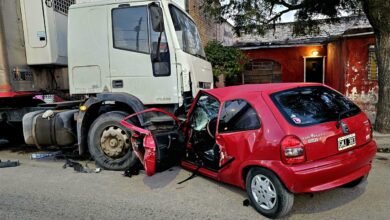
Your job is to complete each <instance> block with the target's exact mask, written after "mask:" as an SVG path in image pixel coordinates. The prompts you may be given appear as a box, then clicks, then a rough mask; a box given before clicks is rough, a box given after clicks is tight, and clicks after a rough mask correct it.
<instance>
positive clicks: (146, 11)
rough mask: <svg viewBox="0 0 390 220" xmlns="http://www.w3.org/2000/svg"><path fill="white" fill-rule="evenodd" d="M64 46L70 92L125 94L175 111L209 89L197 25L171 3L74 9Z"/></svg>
mask: <svg viewBox="0 0 390 220" xmlns="http://www.w3.org/2000/svg"><path fill="white" fill-rule="evenodd" d="M156 23H157V24H156ZM156 25H157V26H156ZM68 45H69V47H68V56H69V83H70V93H71V94H96V93H102V92H125V93H129V94H132V95H134V96H136V97H137V98H139V99H140V100H141V102H142V103H143V104H145V105H172V104H173V105H176V106H177V107H178V106H181V105H183V101H184V99H185V98H186V97H188V96H191V97H193V96H195V94H196V93H197V92H198V91H199V90H200V89H210V88H212V86H213V83H212V82H213V78H212V74H211V65H210V63H209V62H207V61H206V59H205V53H204V51H203V48H202V45H201V42H200V37H199V34H198V31H197V28H196V26H195V23H194V21H193V20H192V19H191V18H190V16H189V15H188V14H187V13H186V12H184V11H183V10H181V9H180V8H179V7H178V6H177V5H176V4H175V3H173V2H171V1H114V0H108V1H97V2H85V3H83V2H81V3H78V4H75V5H72V6H71V7H70V10H69V25H68Z"/></svg>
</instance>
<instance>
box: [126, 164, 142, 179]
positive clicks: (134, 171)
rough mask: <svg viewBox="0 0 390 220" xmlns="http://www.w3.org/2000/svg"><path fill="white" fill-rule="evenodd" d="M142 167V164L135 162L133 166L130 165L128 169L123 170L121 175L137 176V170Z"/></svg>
mask: <svg viewBox="0 0 390 220" xmlns="http://www.w3.org/2000/svg"><path fill="white" fill-rule="evenodd" d="M142 168H143V166H142V164H141V163H137V164H135V165H134V166H133V167H130V168H129V169H127V170H125V172H124V173H123V174H122V175H123V176H125V177H132V176H137V175H138V174H139V171H140V170H141V169H142Z"/></svg>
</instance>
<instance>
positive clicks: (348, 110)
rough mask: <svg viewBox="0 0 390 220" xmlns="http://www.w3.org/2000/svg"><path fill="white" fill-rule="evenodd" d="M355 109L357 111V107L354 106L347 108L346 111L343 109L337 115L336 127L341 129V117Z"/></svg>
mask: <svg viewBox="0 0 390 220" xmlns="http://www.w3.org/2000/svg"><path fill="white" fill-rule="evenodd" d="M353 111H356V108H352V109H347V110H345V111H342V112H340V113H339V114H338V116H337V123H336V128H337V129H339V128H340V125H341V117H342V116H343V115H345V114H347V113H350V112H353Z"/></svg>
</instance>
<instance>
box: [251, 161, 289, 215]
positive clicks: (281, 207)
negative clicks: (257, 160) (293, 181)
mask: <svg viewBox="0 0 390 220" xmlns="http://www.w3.org/2000/svg"><path fill="white" fill-rule="evenodd" d="M246 191H247V194H248V196H249V199H250V201H251V204H252V206H253V207H254V208H255V209H256V211H258V212H259V213H260V214H262V215H264V216H266V217H268V218H279V217H282V216H284V215H286V214H287V213H288V212H289V211H290V210H291V208H292V206H293V203H294V195H293V194H292V193H290V192H289V191H288V190H287V189H286V188H285V187H284V185H283V184H282V183H281V182H280V180H279V178H278V177H277V176H276V175H275V174H274V173H273V172H271V171H270V170H267V169H264V168H260V167H256V168H252V169H251V170H250V171H249V173H248V175H247V177H246Z"/></svg>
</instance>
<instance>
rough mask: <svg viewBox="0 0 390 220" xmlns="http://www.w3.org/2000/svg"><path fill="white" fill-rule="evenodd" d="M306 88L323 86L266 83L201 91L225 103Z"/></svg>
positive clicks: (314, 84)
mask: <svg viewBox="0 0 390 220" xmlns="http://www.w3.org/2000/svg"><path fill="white" fill-rule="evenodd" d="M306 86H323V84H321V83H267V84H246V85H238V86H228V87H223V88H217V89H209V90H202V91H203V92H205V93H208V94H210V95H212V96H214V97H215V98H217V99H219V100H220V101H227V100H231V99H237V98H245V96H246V95H247V94H249V93H254V92H259V93H260V92H265V93H267V94H271V93H274V92H279V91H282V90H287V89H293V88H297V87H306Z"/></svg>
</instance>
